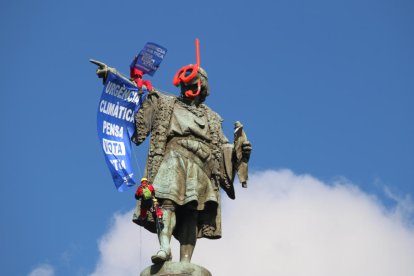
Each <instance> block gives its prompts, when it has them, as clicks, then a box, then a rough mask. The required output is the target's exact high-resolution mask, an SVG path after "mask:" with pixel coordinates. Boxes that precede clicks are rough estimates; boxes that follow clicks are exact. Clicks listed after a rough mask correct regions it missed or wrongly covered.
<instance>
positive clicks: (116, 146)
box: [102, 138, 125, 156]
mask: <svg viewBox="0 0 414 276" xmlns="http://www.w3.org/2000/svg"><path fill="white" fill-rule="evenodd" d="M102 147H103V150H104V152H105V153H106V154H112V155H115V156H120V155H125V144H124V142H118V141H112V140H108V139H105V138H102Z"/></svg>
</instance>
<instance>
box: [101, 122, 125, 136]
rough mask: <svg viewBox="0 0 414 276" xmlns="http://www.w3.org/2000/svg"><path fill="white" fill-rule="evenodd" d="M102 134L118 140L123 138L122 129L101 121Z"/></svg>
mask: <svg viewBox="0 0 414 276" xmlns="http://www.w3.org/2000/svg"><path fill="white" fill-rule="evenodd" d="M102 133H105V134H106V135H111V136H115V137H118V138H124V127H122V126H118V125H116V124H112V123H110V122H107V121H103V126H102Z"/></svg>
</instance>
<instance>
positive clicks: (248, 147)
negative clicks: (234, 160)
mask: <svg viewBox="0 0 414 276" xmlns="http://www.w3.org/2000/svg"><path fill="white" fill-rule="evenodd" d="M251 152H252V144H251V143H250V141H244V142H243V144H242V155H243V159H246V160H247V161H248V160H249V158H250V153H251Z"/></svg>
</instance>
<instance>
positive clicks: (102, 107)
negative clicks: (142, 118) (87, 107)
mask: <svg viewBox="0 0 414 276" xmlns="http://www.w3.org/2000/svg"><path fill="white" fill-rule="evenodd" d="M99 111H100V112H102V113H104V114H107V115H109V116H112V117H115V118H118V119H121V120H124V121H128V122H131V123H133V122H134V111H133V110H132V109H129V108H126V107H125V106H122V105H119V102H117V103H116V104H115V103H111V102H107V101H105V100H102V101H101V103H100V104H99Z"/></svg>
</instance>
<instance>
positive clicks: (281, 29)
mask: <svg viewBox="0 0 414 276" xmlns="http://www.w3.org/2000/svg"><path fill="white" fill-rule="evenodd" d="M413 14H414V2H412V1H408V0H405V1H403V0H396V1H367V0H362V1H322V0H318V1H263V0H258V1H253V2H252V1H232V2H231V1H228V2H226V1H208V2H207V1H205V2H203V3H200V4H197V3H196V2H195V1H180V3H178V2H167V1H165V2H161V1H158V2H155V3H154V2H151V1H147V2H143V1H118V2H114V1H107V0H103V1H102V0H101V1H95V0H92V1H77V0H75V1H65V2H59V1H46V0H39V1H27V0H22V1H14V2H13V1H7V2H6V1H2V2H1V3H0V23H1V24H0V26H1V27H0V30H1V32H0V34H1V43H0V49H1V51H0V60H1V67H0V81H1V84H2V86H1V87H2V89H1V96H2V100H1V101H0V106H1V108H0V112H1V113H0V114H1V116H0V120H1V121H0V123H1V126H2V129H3V130H2V135H1V138H0V139H1V140H0V141H1V144H2V149H3V155H2V156H3V157H2V159H1V160H2V161H1V174H2V180H1V183H2V184H1V186H0V195H1V203H0V204H1V208H0V215H1V218H2V226H1V227H0V239H1V242H0V244H1V250H0V274H2V275H26V274H28V273H30V271H32V270H33V269H34V268H35V267H37V266H38V265H39V264H51V265H52V266H53V267H54V269H55V272H56V275H75V274H79V275H87V274H88V273H91V272H92V271H93V269H94V267H95V264H96V262H97V260H98V258H99V252H98V247H97V240H98V239H99V238H100V237H101V236H102V235H104V233H106V231H107V230H108V228H109V227H110V219H111V217H112V215H113V214H114V213H115V212H127V211H129V210H130V209H131V208H132V207H133V206H134V198H133V192H132V191H130V192H126V193H118V192H117V191H116V190H115V188H114V185H113V184H112V183H111V178H110V175H109V172H108V170H107V168H106V165H105V162H104V159H103V154H102V150H101V148H100V145H99V141H98V138H97V134H96V111H97V106H98V100H99V97H100V91H101V89H102V84H101V81H100V80H98V79H97V78H96V76H95V67H94V66H93V65H92V64H90V63H89V62H88V59H89V58H94V59H98V60H102V61H104V62H106V63H107V64H108V65H110V66H113V67H116V68H117V69H119V70H120V71H122V72H125V73H127V72H128V66H129V64H130V62H131V59H132V58H133V56H134V55H135V54H136V53H137V52H138V51H139V50H141V49H142V47H143V46H144V44H145V43H146V42H148V41H152V42H156V43H159V44H160V45H162V46H164V47H166V48H167V49H168V53H167V56H166V58H165V59H164V61H163V64H162V65H161V67H160V69H159V70H158V72H157V73H156V75H155V76H154V77H153V78H152V79H151V81H152V82H153V84H154V86H156V87H158V88H160V89H162V90H165V91H169V92H172V93H176V94H177V89H176V88H175V87H174V86H173V85H172V77H173V75H174V73H175V72H176V71H177V70H178V69H179V68H180V67H181V66H183V65H186V64H189V63H193V62H195V47H194V40H195V38H196V37H198V38H199V39H200V47H201V65H202V66H203V67H204V68H205V69H206V71H207V72H208V74H209V79H210V87H211V96H210V97H209V98H208V99H207V104H208V105H209V106H211V107H212V108H213V109H214V110H216V111H217V112H218V113H220V114H221V115H222V117H223V118H224V119H225V121H224V125H223V126H224V129H225V132H226V134H227V135H228V137H229V138H231V137H232V129H233V123H234V121H236V120H240V121H241V122H242V123H243V124H244V125H245V129H246V132H247V135H248V137H249V139H250V140H251V142H252V144H253V147H254V150H253V154H252V158H251V171H253V172H260V171H264V170H279V169H284V168H287V169H289V170H291V171H293V172H294V173H296V174H309V175H312V176H313V177H315V178H317V179H321V180H323V181H325V182H327V183H332V182H334V181H336V180H338V179H348V180H349V181H351V182H352V183H353V184H354V185H356V186H357V187H359V189H360V190H361V191H363V192H364V193H367V194H369V195H371V196H374V197H376V198H378V200H379V201H380V202H381V204H383V206H384V208H390V209H392V208H394V207H395V206H396V203H395V200H393V199H392V198H393V197H394V198H399V199H406V200H407V201H408V202H409V201H410V198H412V196H413V194H414V187H413V183H412V182H413V179H414V169H413V164H414V145H413V141H414V124H413V118H414V109H413V104H414V96H413V92H414V83H413V75H414V67H413V64H414V51H413V49H414V35H413V34H414V16H413ZM146 151H147V149H146V146H145V145H144V146H141V147H139V148H137V149H136V154H137V156H138V163H139V164H140V168H143V166H144V165H143V162H144V161H145V155H146ZM137 170H138V172H137V173H138V174H139V173H140V172H139V169H137ZM384 187H386V189H385V190H390V191H391V194H392V196H391V197H390V194H389V193H388V195H387V193H386V192H384ZM251 189H254V187H251ZM261 189H265V190H266V189H267V188H266V186H263V185H262V186H261ZM229 208H231V204H229ZM409 215H410V213H409ZM410 221H411V222H410ZM409 223H412V213H411V217H410V220H409Z"/></svg>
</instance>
